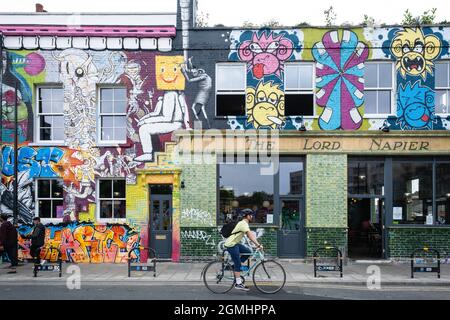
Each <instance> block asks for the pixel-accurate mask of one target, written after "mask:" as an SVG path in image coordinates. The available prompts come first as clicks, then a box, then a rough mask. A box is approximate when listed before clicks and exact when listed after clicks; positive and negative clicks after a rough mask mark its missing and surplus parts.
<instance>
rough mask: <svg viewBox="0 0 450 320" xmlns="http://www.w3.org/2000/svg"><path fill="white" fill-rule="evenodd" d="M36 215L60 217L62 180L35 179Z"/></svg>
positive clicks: (61, 215) (62, 208) (61, 213)
mask: <svg viewBox="0 0 450 320" xmlns="http://www.w3.org/2000/svg"><path fill="white" fill-rule="evenodd" d="M36 184H37V186H36V190H37V196H36V198H37V199H36V200H37V203H38V206H37V215H38V216H39V217H41V218H50V219H52V218H62V217H63V213H64V207H63V182H62V180H56V179H55V180H43V179H39V180H36Z"/></svg>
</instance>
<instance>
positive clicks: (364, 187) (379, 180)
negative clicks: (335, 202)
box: [348, 159, 384, 195]
mask: <svg viewBox="0 0 450 320" xmlns="http://www.w3.org/2000/svg"><path fill="white" fill-rule="evenodd" d="M348 193H349V194H353V195H384V163H383V162H376V161H358V160H350V159H349V162H348Z"/></svg>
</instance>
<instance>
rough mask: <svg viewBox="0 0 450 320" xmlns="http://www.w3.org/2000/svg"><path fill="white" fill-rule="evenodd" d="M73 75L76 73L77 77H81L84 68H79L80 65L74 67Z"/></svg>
mask: <svg viewBox="0 0 450 320" xmlns="http://www.w3.org/2000/svg"><path fill="white" fill-rule="evenodd" d="M75 75H76V76H77V77H78V78H81V77H82V76H84V70H83V68H81V67H78V68H76V69H75Z"/></svg>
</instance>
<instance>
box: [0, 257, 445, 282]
mask: <svg viewBox="0 0 450 320" xmlns="http://www.w3.org/2000/svg"><path fill="white" fill-rule="evenodd" d="M278 261H279V262H280V263H281V264H282V265H283V267H284V268H285V270H286V275H287V284H288V285H289V284H290V285H301V284H308V285H316V284H327V285H353V286H356V285H364V286H365V285H366V284H367V279H368V277H369V276H370V274H369V273H367V268H368V267H369V266H370V265H377V266H378V267H379V268H380V271H381V285H382V286H383V285H386V286H390V285H392V286H409V285H412V286H449V287H450V265H449V264H442V265H441V278H440V279H438V278H437V274H436V273H415V278H414V279H411V277H410V265H409V264H408V263H394V262H388V263H378V264H377V263H376V262H375V263H372V264H371V263H355V262H349V263H348V264H347V265H346V266H344V276H343V278H339V273H338V272H318V277H317V278H314V272H313V265H312V263H305V262H304V261H300V260H278ZM72 265H76V264H66V263H64V264H63V275H62V278H58V272H53V271H45V272H43V271H41V272H39V274H38V277H37V278H33V271H32V268H33V264H32V263H28V264H24V265H23V266H20V267H18V268H17V273H16V274H7V271H8V269H5V266H7V264H6V263H4V264H0V285H1V284H2V282H4V283H6V282H8V283H15V282H24V281H25V282H30V281H31V282H37V283H45V282H52V283H53V282H56V283H57V282H61V283H65V281H66V279H67V278H68V277H69V276H70V275H71V274H69V273H67V268H68V267H69V266H72ZM205 265H206V263H172V262H160V263H158V264H157V267H156V271H157V275H156V277H153V272H132V274H131V278H128V273H127V272H128V269H127V265H126V264H79V265H77V266H79V267H80V270H81V276H82V282H84V283H86V282H104V283H116V284H117V283H119V282H124V283H136V284H151V283H165V284H171V283H173V284H175V283H177V284H179V283H186V284H188V283H189V285H195V284H199V285H202V284H203V283H202V279H201V272H202V270H203V268H204V266H205ZM247 281H251V279H247Z"/></svg>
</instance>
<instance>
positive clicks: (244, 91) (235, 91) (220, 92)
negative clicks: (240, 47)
mask: <svg viewBox="0 0 450 320" xmlns="http://www.w3.org/2000/svg"><path fill="white" fill-rule="evenodd" d="M223 66H234V67H241V68H242V71H243V74H244V83H243V84H242V85H243V88H244V89H228V90H221V89H218V85H217V79H218V76H217V75H218V74H219V69H220V67H223ZM227 94H229V95H232V94H243V95H244V97H245V98H244V99H245V100H244V101H246V99H247V64H246V63H241V62H219V63H216V77H215V99H216V108H215V111H214V113H215V117H216V118H224V119H226V118H227V117H228V116H219V115H218V114H217V96H218V95H227ZM246 113H247V110H246V106H245V105H244V115H242V117H244V116H246Z"/></svg>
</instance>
